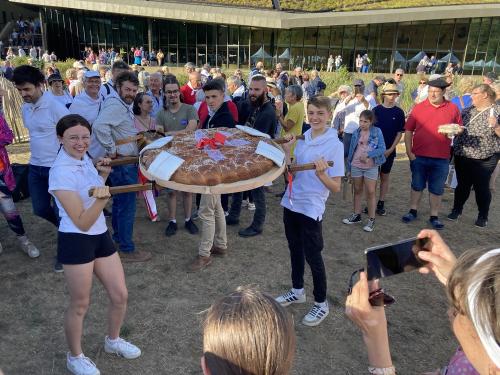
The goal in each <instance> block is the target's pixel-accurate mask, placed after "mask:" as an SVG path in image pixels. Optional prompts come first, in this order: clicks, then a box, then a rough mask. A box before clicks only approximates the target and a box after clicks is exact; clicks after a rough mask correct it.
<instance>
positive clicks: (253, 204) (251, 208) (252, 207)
mask: <svg viewBox="0 0 500 375" xmlns="http://www.w3.org/2000/svg"><path fill="white" fill-rule="evenodd" d="M247 208H248V211H255V203H248V207H247Z"/></svg>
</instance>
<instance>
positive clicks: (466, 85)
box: [458, 77, 476, 95]
mask: <svg viewBox="0 0 500 375" xmlns="http://www.w3.org/2000/svg"><path fill="white" fill-rule="evenodd" d="M475 84H476V83H475V82H474V80H473V79H472V78H470V77H462V79H460V81H459V82H458V90H459V91H460V92H461V93H462V95H463V94H470V93H471V91H472V89H473V88H474V85H475Z"/></svg>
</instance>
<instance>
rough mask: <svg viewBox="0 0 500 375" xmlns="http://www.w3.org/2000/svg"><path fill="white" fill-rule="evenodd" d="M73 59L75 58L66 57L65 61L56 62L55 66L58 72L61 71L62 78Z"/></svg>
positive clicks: (64, 76) (71, 64) (71, 65)
mask: <svg viewBox="0 0 500 375" xmlns="http://www.w3.org/2000/svg"><path fill="white" fill-rule="evenodd" d="M75 61H76V60H75V59H67V60H66V61H58V62H56V67H57V69H59V72H60V73H61V77H63V79H64V78H66V70H68V69H69V68H72V67H73V63H74V62H75Z"/></svg>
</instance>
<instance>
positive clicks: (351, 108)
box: [342, 79, 373, 158]
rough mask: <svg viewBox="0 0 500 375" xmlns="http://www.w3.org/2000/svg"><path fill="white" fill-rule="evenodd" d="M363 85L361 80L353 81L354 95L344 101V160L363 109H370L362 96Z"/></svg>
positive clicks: (369, 105)
mask: <svg viewBox="0 0 500 375" xmlns="http://www.w3.org/2000/svg"><path fill="white" fill-rule="evenodd" d="M364 89H365V83H364V82H363V80H362V79H355V80H354V93H353V94H351V95H349V96H348V97H347V98H346V99H345V107H344V109H342V112H343V116H345V120H344V133H343V142H344V158H347V156H348V153H349V147H350V145H351V138H352V134H353V133H354V132H355V131H356V130H357V129H358V128H359V115H360V113H361V112H363V111H364V110H365V109H372V108H373V107H372V105H371V104H370V103H369V102H368V100H366V98H365V95H364V94H363V92H364Z"/></svg>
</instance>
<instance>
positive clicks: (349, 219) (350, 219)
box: [342, 214, 361, 224]
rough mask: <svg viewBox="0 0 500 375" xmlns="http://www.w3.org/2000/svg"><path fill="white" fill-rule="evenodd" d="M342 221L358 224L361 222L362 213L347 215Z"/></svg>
mask: <svg viewBox="0 0 500 375" xmlns="http://www.w3.org/2000/svg"><path fill="white" fill-rule="evenodd" d="M342 222H343V223H344V224H357V223H361V215H360V214H352V215H351V216H349V217H346V218H345V219H342Z"/></svg>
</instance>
